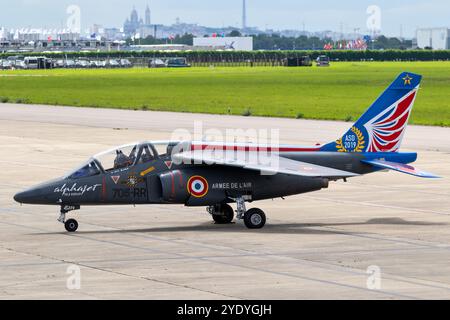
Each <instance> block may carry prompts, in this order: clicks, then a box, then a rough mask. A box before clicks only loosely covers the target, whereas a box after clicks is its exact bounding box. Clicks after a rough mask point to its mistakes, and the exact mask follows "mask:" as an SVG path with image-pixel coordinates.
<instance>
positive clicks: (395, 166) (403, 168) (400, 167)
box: [361, 160, 440, 178]
mask: <svg viewBox="0 0 450 320" xmlns="http://www.w3.org/2000/svg"><path fill="white" fill-rule="evenodd" d="M361 162H363V163H367V164H370V165H372V166H374V167H377V168H382V169H388V170H394V171H398V172H402V173H406V174H410V175H413V176H416V177H420V178H440V177H439V176H436V175H434V174H432V173H429V172H425V171H422V170H419V169H416V168H414V167H412V166H410V165H408V164H403V163H398V162H389V161H384V160H361Z"/></svg>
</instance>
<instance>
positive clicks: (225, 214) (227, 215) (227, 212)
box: [213, 204, 234, 224]
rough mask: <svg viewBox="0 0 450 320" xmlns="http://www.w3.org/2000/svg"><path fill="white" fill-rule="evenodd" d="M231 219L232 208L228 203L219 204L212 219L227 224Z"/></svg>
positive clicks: (232, 217)
mask: <svg viewBox="0 0 450 320" xmlns="http://www.w3.org/2000/svg"><path fill="white" fill-rule="evenodd" d="M233 219H234V210H233V208H232V207H231V206H230V205H229V204H222V205H220V208H219V212H218V214H213V220H214V222H215V223H217V224H229V223H231V222H233Z"/></svg>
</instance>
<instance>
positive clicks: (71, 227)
mask: <svg viewBox="0 0 450 320" xmlns="http://www.w3.org/2000/svg"><path fill="white" fill-rule="evenodd" d="M79 209H80V206H65V205H62V206H61V214H60V216H59V218H58V221H59V222H61V223H62V224H64V227H65V228H66V230H67V231H68V232H75V231H77V230H78V221H77V220H75V219H69V220H67V221H66V213H69V212H70V211H74V210H79Z"/></svg>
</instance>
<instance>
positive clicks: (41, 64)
mask: <svg viewBox="0 0 450 320" xmlns="http://www.w3.org/2000/svg"><path fill="white" fill-rule="evenodd" d="M132 67H133V64H132V63H131V61H130V60H128V59H106V60H90V59H82V58H81V59H57V60H55V59H48V58H46V57H8V58H7V59H3V60H0V69H1V70H12V69H54V68H68V69H70V68H73V69H75V68H77V69H88V68H96V69H99V68H110V69H111V68H132Z"/></svg>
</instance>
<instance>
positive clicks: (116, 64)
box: [106, 59, 120, 68]
mask: <svg viewBox="0 0 450 320" xmlns="http://www.w3.org/2000/svg"><path fill="white" fill-rule="evenodd" d="M106 67H108V68H120V62H119V61H117V60H114V59H109V60H107V61H106Z"/></svg>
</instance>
